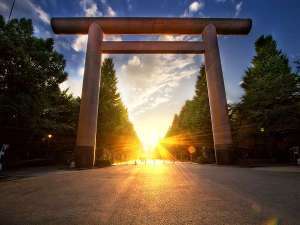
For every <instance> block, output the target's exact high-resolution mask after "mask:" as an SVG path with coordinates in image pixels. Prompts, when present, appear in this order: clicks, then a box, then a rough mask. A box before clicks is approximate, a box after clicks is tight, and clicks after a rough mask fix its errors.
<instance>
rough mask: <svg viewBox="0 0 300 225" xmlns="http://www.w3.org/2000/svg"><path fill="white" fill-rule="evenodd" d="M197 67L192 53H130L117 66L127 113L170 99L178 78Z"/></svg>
mask: <svg viewBox="0 0 300 225" xmlns="http://www.w3.org/2000/svg"><path fill="white" fill-rule="evenodd" d="M198 67H199V65H197V64H196V61H195V55H173V54H168V55H153V56H148V55H139V56H137V55H134V56H133V57H131V58H130V59H129V60H128V62H127V63H126V64H123V65H122V67H121V68H122V69H121V74H122V77H126V79H124V80H122V84H123V86H125V87H127V90H129V91H127V92H126V94H127V96H123V97H124V99H123V100H124V101H125V104H126V105H127V106H128V110H129V113H130V114H133V115H138V114H140V113H143V112H144V111H145V110H149V109H153V108H155V107H157V106H158V105H160V104H162V103H165V102H168V101H170V99H171V97H172V93H173V91H174V90H175V89H176V87H178V86H179V84H180V82H181V80H183V79H188V78H190V77H191V76H193V75H194V74H195V73H197V71H198ZM132 96H135V97H134V98H132Z"/></svg>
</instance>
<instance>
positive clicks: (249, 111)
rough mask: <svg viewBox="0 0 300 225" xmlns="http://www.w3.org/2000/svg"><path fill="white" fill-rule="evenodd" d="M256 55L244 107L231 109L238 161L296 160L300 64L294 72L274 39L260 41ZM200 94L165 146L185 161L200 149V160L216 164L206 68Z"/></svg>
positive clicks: (245, 85) (246, 80) (246, 84)
mask: <svg viewBox="0 0 300 225" xmlns="http://www.w3.org/2000/svg"><path fill="white" fill-rule="evenodd" d="M255 52H256V54H255V56H254V57H253V59H252V62H251V66H250V67H249V68H247V69H246V71H245V74H244V76H243V79H242V82H241V87H242V89H243V90H244V94H243V96H242V97H241V100H240V102H238V103H235V104H228V115H229V117H230V122H231V128H232V133H233V142H234V143H233V149H234V151H235V156H236V159H237V160H245V159H266V160H267V159H269V160H274V161H277V162H287V161H289V160H291V159H292V158H293V152H292V151H291V150H290V149H291V148H292V147H293V146H299V145H300V141H299V136H300V78H299V77H300V76H299V72H300V71H299V70H300V60H297V61H296V62H294V63H295V64H296V68H297V71H296V72H293V71H292V69H291V66H290V64H289V60H288V57H287V56H286V55H285V54H284V53H283V52H282V51H281V50H279V49H278V47H277V43H276V41H275V40H274V39H273V37H272V36H261V37H259V38H258V39H257V40H256V42H255ZM195 89H196V90H195V95H194V97H193V99H192V100H187V101H186V102H185V104H184V106H183V107H182V109H181V110H180V112H179V114H175V116H174V119H173V122H172V125H171V127H170V128H169V130H168V132H167V134H166V138H165V139H164V140H163V141H162V144H164V145H165V146H166V147H168V149H169V151H170V152H171V153H172V155H173V157H175V158H179V159H187V158H188V155H189V153H188V147H190V146H194V147H195V148H196V149H197V151H196V156H197V159H198V160H199V161H201V162H210V161H213V160H214V154H213V139H212V130H211V121H210V114H209V100H208V95H207V85H206V78H205V68H204V66H201V69H200V73H199V76H198V77H197V82H196V86H195ZM164 142H165V143H164Z"/></svg>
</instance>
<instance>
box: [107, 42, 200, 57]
mask: <svg viewBox="0 0 300 225" xmlns="http://www.w3.org/2000/svg"><path fill="white" fill-rule="evenodd" d="M101 52H102V53H110V54H133V53H134V54H163V53H170V54H203V53H204V44H203V42H184V41H105V42H102V43H101Z"/></svg>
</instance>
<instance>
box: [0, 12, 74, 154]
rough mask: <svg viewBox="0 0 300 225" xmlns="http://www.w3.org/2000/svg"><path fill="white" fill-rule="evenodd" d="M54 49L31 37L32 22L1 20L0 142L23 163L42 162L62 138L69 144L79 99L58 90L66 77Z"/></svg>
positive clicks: (49, 44) (42, 40)
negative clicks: (64, 137) (9, 145)
mask: <svg viewBox="0 0 300 225" xmlns="http://www.w3.org/2000/svg"><path fill="white" fill-rule="evenodd" d="M53 45H54V41H53V40H52V39H45V40H44V39H41V38H36V37H34V36H33V27H32V23H31V20H28V19H20V20H18V19H13V20H11V21H9V22H7V23H6V22H5V21H4V19H3V17H0V127H1V143H9V144H11V149H12V150H11V151H10V153H11V154H12V151H13V150H14V153H15V156H16V157H18V158H21V159H24V158H31V157H33V155H34V156H35V157H43V156H44V155H45V154H48V153H49V152H48V151H47V150H48V147H49V145H50V144H51V145H52V146H53V144H54V143H55V142H56V141H61V140H59V137H61V136H65V135H67V136H69V137H70V138H71V139H68V140H69V141H68V143H71V142H72V141H73V138H72V135H73V136H74V131H75V126H76V121H77V114H78V109H79V99H75V98H73V97H72V96H71V95H69V94H67V91H65V92H61V90H60V88H59V84H61V83H62V82H63V81H65V80H66V78H67V73H66V72H65V71H64V68H65V60H64V58H63V56H62V55H61V54H59V53H57V52H56V51H55V50H54V46H53ZM48 134H51V135H52V136H50V137H51V140H47V138H48ZM50 141H51V143H50V144H49V142H50ZM65 144H66V143H65Z"/></svg>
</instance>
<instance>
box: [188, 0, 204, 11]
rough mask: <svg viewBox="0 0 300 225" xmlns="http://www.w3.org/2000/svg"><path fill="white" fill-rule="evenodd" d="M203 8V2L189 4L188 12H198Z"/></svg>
mask: <svg viewBox="0 0 300 225" xmlns="http://www.w3.org/2000/svg"><path fill="white" fill-rule="evenodd" d="M203 7H204V3H203V2H198V1H194V2H192V3H191V4H190V6H189V10H190V12H198V11H199V10H200V9H202V8H203Z"/></svg>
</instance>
